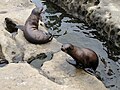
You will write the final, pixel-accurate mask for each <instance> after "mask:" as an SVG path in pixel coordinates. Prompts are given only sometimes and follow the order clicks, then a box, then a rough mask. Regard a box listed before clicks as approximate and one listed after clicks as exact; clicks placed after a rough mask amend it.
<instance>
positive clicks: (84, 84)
mask: <svg viewBox="0 0 120 90" xmlns="http://www.w3.org/2000/svg"><path fill="white" fill-rule="evenodd" d="M70 58H71V57H70V56H68V55H67V54H65V53H63V52H62V51H61V52H58V53H55V54H54V57H53V59H52V60H50V61H47V62H45V63H44V64H43V66H42V67H41V70H42V71H41V73H42V74H43V75H44V76H46V77H47V78H49V79H50V80H51V81H53V82H56V83H58V84H60V85H67V86H68V87H72V88H74V89H75V90H77V89H78V90H79V89H85V90H101V89H102V90H106V88H105V87H104V85H103V84H102V83H101V82H100V81H99V82H96V81H97V80H98V79H96V78H95V77H94V76H91V75H89V74H87V73H86V72H84V71H83V70H82V69H76V68H75V67H73V66H72V65H70V64H69V63H67V61H66V59H70ZM98 85H99V86H98ZM90 86H92V87H90Z"/></svg>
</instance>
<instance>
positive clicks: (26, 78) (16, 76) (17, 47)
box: [0, 0, 106, 90]
mask: <svg viewBox="0 0 120 90" xmlns="http://www.w3.org/2000/svg"><path fill="white" fill-rule="evenodd" d="M34 7H35V6H34V5H33V4H31V3H30V2H29V0H19V1H18V0H0V11H7V13H4V14H1V15H0V21H1V23H0V29H1V30H0V34H1V35H0V38H1V39H0V44H1V48H2V52H3V55H4V57H5V59H6V60H8V61H9V62H15V63H10V64H8V65H6V66H5V67H3V68H0V69H1V70H0V81H1V82H0V89H1V90H21V89H24V90H29V89H35V90H44V89H49V90H54V89H56V90H61V89H64V90H96V89H98V90H101V89H102V90H106V88H105V86H104V85H103V84H102V82H101V81H99V80H98V79H96V78H95V77H94V76H91V75H89V74H88V73H86V72H84V71H83V70H77V69H76V68H74V67H73V66H71V65H70V64H68V63H67V62H66V59H67V58H70V57H69V56H68V55H66V54H65V53H63V52H59V51H60V48H61V43H59V42H58V41H57V40H56V39H53V40H52V41H51V42H49V43H47V44H42V45H39V44H36V45H35V44H31V43H29V42H28V41H27V40H26V39H25V38H24V35H23V31H22V30H20V29H18V31H17V35H15V37H14V38H13V37H12V34H11V33H10V32H8V31H7V30H5V28H4V25H3V22H4V19H5V18H6V17H9V18H11V19H12V20H13V21H14V20H15V21H17V23H19V24H20V25H24V22H25V21H26V19H27V17H28V16H29V15H30V13H31V11H32V9H33V8H34ZM40 23H41V24H42V25H40V27H39V28H40V29H41V30H44V31H46V32H47V29H46V27H45V25H44V23H43V22H40ZM49 52H52V55H53V56H52V57H53V58H51V57H49V55H48V54H47V53H49ZM56 52H57V53H56ZM40 53H43V55H42V56H41V55H39V54H40ZM44 54H46V55H47V58H45V55H44ZM37 55H38V56H37ZM30 57H34V58H33V59H35V58H36V57H37V58H41V59H43V60H44V59H46V60H48V59H49V60H50V59H52V60H50V61H47V62H44V63H43V66H42V67H41V69H39V71H40V73H39V72H38V71H37V70H36V69H34V68H33V67H31V66H30V65H29V64H27V63H25V62H27V61H28V60H29V58H30ZM21 60H22V61H24V62H22V63H18V62H21ZM36 62H37V61H36ZM16 63H17V64H16ZM37 67H39V65H38V66H37ZM41 74H42V75H41Z"/></svg>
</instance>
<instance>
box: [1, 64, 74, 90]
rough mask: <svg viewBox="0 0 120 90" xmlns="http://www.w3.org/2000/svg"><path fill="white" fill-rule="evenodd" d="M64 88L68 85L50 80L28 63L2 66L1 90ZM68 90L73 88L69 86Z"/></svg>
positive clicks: (53, 89)
mask: <svg viewBox="0 0 120 90" xmlns="http://www.w3.org/2000/svg"><path fill="white" fill-rule="evenodd" d="M62 89H67V87H66V86H61V85H58V84H56V83H54V82H52V81H50V80H49V79H47V78H46V77H44V76H43V75H40V74H39V72H38V71H37V70H36V69H35V68H32V67H31V66H30V65H28V64H27V63H19V64H9V65H7V66H6V67H3V68H0V90H62ZM68 90H72V89H69V88H68ZM73 90H74V89H73Z"/></svg>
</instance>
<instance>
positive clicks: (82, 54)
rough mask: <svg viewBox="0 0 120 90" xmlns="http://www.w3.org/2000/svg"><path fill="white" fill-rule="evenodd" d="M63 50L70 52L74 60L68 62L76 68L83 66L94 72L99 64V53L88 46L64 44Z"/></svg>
mask: <svg viewBox="0 0 120 90" xmlns="http://www.w3.org/2000/svg"><path fill="white" fill-rule="evenodd" d="M61 50H62V51H63V52H65V53H67V54H69V55H70V56H71V57H72V58H73V59H74V60H71V61H70V60H69V61H68V60H67V62H68V63H70V64H72V65H74V66H75V67H76V68H82V69H83V70H85V71H87V72H88V73H93V74H94V71H95V70H96V68H97V66H98V56H97V54H96V53H95V52H94V51H93V50H91V49H88V48H79V47H77V46H74V45H72V44H63V45H62V47H61Z"/></svg>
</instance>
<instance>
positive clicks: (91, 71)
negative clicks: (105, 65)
mask: <svg viewBox="0 0 120 90" xmlns="http://www.w3.org/2000/svg"><path fill="white" fill-rule="evenodd" d="M83 70H84V71H85V72H87V73H89V74H90V75H93V76H95V71H94V70H93V69H92V68H84V69H83Z"/></svg>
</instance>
